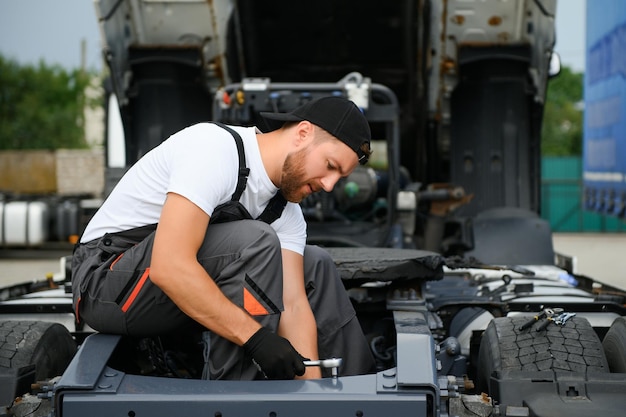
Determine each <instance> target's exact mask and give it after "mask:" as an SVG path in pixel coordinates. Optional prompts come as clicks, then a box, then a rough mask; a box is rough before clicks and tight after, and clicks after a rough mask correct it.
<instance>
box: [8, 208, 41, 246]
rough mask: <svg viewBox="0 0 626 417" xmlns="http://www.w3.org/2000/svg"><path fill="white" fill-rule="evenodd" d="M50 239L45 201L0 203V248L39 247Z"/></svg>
mask: <svg viewBox="0 0 626 417" xmlns="http://www.w3.org/2000/svg"><path fill="white" fill-rule="evenodd" d="M47 239H48V205H47V204H46V203H44V202H43V201H9V202H3V201H0V247H2V246H4V247H8V246H10V247H14V246H15V247H37V246H41V245H42V244H43V243H44V242H45V241H46V240H47Z"/></svg>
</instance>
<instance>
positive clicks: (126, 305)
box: [122, 268, 150, 313]
mask: <svg viewBox="0 0 626 417" xmlns="http://www.w3.org/2000/svg"><path fill="white" fill-rule="evenodd" d="M149 275H150V268H146V270H145V271H144V273H143V275H142V276H141V278H140V279H139V282H138V283H137V285H135V288H133V292H131V293H130V295H129V296H128V300H126V302H125V303H124V305H123V306H122V311H123V312H124V313H126V312H127V311H128V309H129V308H130V306H131V305H132V304H133V301H135V298H137V295H138V294H139V291H141V289H142V288H143V286H144V284H145V283H146V281H147V280H148V276H149Z"/></svg>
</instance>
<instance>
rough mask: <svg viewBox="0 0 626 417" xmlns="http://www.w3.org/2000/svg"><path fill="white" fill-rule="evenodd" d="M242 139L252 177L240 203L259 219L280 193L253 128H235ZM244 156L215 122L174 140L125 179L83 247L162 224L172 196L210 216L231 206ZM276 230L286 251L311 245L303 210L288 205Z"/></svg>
mask: <svg viewBox="0 0 626 417" xmlns="http://www.w3.org/2000/svg"><path fill="white" fill-rule="evenodd" d="M230 127H231V128H233V129H234V130H236V131H237V132H238V133H239V134H240V135H241V138H242V140H243V144H244V149H245V154H246V165H247V166H248V168H250V175H249V177H248V182H247V185H246V188H245V190H244V192H243V194H242V196H241V198H240V199H239V201H240V202H241V203H242V204H243V206H244V207H245V208H246V209H247V210H248V212H249V213H250V215H251V216H252V217H253V218H256V217H258V216H259V215H260V214H261V213H262V212H263V210H264V209H265V207H266V206H267V204H268V202H269V200H270V199H271V198H272V197H273V196H274V194H276V192H277V191H278V189H277V188H276V186H274V184H273V183H272V181H271V180H270V178H269V177H268V176H267V173H266V172H265V168H264V166H263V162H262V160H261V154H260V151H259V146H258V143H257V140H256V132H257V130H256V129H255V128H254V127H238V126H230ZM238 170H239V157H238V154H237V146H236V144H235V139H234V138H233V137H232V135H231V134H230V133H229V132H227V131H226V130H224V129H222V128H221V127H219V126H217V125H215V124H212V123H199V124H196V125H193V126H190V127H188V128H186V129H183V130H181V131H180V132H178V133H176V134H174V135H172V136H170V137H169V138H168V139H167V140H165V141H163V143H161V144H160V145H159V146H157V147H155V148H154V149H152V150H151V151H150V152H148V153H147V154H146V155H144V156H143V157H142V158H141V159H140V160H139V161H138V162H137V163H135V165H133V166H132V167H131V168H130V169H129V170H128V172H127V173H126V174H125V175H124V176H123V177H122V179H121V180H120V181H119V183H118V184H117V185H116V187H115V188H114V190H113V191H112V192H111V194H110V195H109V197H108V198H107V199H106V200H105V202H104V203H103V204H102V207H100V209H99V210H98V211H97V212H96V214H95V215H94V216H93V218H92V219H91V221H90V222H89V224H88V225H87V227H86V229H85V232H84V233H83V237H82V239H81V242H89V241H90V240H93V239H96V238H99V237H101V236H103V235H104V234H105V233H114V232H120V231H124V230H128V229H132V228H135V227H139V226H145V225H148V224H154V223H158V221H159V217H160V216H161V208H162V206H163V203H164V202H165V197H166V195H167V193H168V192H173V193H177V194H180V195H182V196H184V197H185V198H187V199H188V200H190V201H191V202H193V203H194V204H196V205H197V206H198V207H200V208H201V209H202V210H203V211H204V212H205V213H207V214H208V215H209V216H210V215H212V214H213V210H214V209H215V208H216V207H217V206H219V205H220V204H222V203H225V202H227V201H230V199H231V197H232V195H233V193H234V192H235V187H236V185H237V179H238ZM271 226H272V227H273V228H274V230H276V233H277V235H278V238H279V239H280V242H281V247H282V248H284V249H289V250H292V251H294V252H297V253H299V254H303V253H304V246H305V244H306V222H305V221H304V216H303V215H302V210H301V208H300V205H298V204H295V203H291V202H289V203H287V205H286V206H285V210H284V211H283V213H282V215H281V217H280V218H279V219H278V220H276V221H275V222H273V223H272V224H271Z"/></svg>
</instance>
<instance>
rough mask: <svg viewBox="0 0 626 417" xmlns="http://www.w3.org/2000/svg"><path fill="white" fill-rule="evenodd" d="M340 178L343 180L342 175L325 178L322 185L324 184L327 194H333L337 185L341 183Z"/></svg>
mask: <svg viewBox="0 0 626 417" xmlns="http://www.w3.org/2000/svg"><path fill="white" fill-rule="evenodd" d="M339 178H341V175H339V174H331V175H327V176H325V177H323V178H322V179H321V180H320V183H321V184H322V189H323V190H324V191H326V192H327V193H329V192H331V191H332V190H333V188H334V187H335V184H337V181H339Z"/></svg>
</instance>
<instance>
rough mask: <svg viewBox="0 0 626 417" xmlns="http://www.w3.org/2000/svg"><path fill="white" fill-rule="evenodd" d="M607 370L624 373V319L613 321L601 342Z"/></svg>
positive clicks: (625, 339) (625, 363)
mask: <svg viewBox="0 0 626 417" xmlns="http://www.w3.org/2000/svg"><path fill="white" fill-rule="evenodd" d="M602 347H604V354H605V355H606V360H607V362H608V363H609V369H610V370H611V372H615V373H621V374H624V373H626V317H618V318H617V319H615V321H614V322H613V324H612V325H611V327H610V328H609V331H608V332H607V333H606V335H605V336H604V340H603V341H602Z"/></svg>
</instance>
